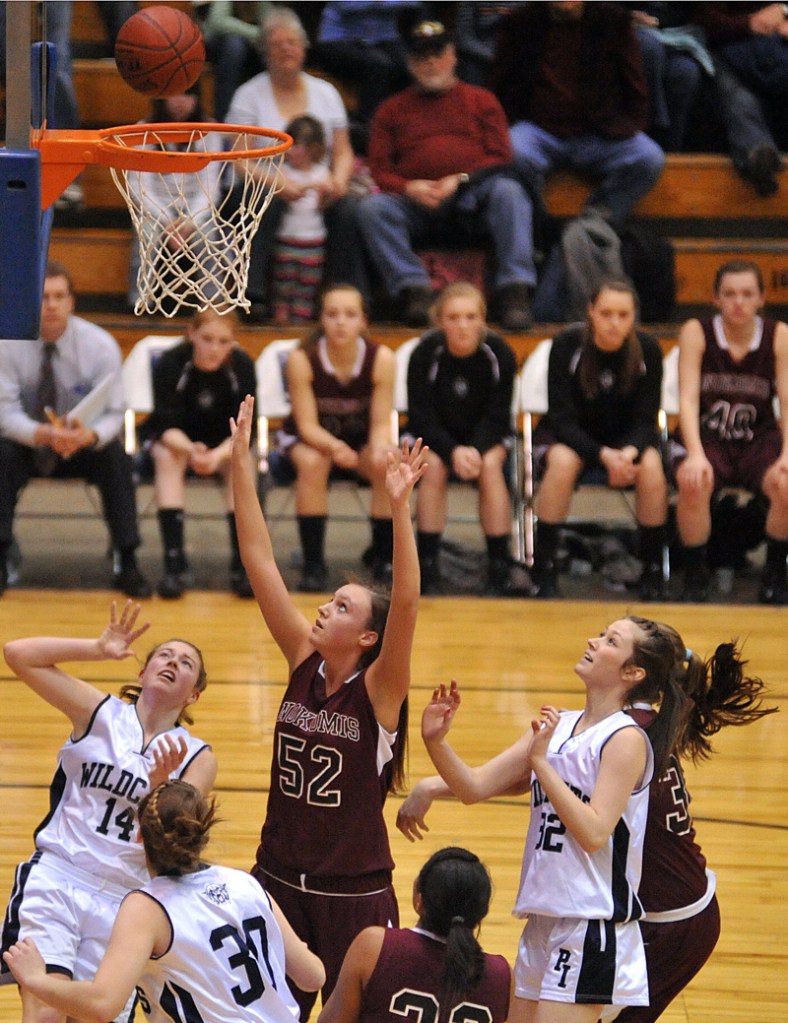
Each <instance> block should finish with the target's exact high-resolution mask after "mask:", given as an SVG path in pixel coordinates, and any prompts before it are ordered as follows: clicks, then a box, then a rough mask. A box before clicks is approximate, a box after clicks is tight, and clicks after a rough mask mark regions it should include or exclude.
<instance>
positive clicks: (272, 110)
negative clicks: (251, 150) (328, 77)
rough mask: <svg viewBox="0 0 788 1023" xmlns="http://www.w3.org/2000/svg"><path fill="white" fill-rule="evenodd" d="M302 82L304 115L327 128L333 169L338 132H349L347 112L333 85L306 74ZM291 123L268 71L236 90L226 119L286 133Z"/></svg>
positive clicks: (228, 121) (326, 162)
mask: <svg viewBox="0 0 788 1023" xmlns="http://www.w3.org/2000/svg"><path fill="white" fill-rule="evenodd" d="M302 78H303V80H304V83H305V85H306V109H305V110H304V111H303V113H305V114H311V116H312V117H314V118H316V120H318V121H320V123H321V124H322V125H323V130H324V131H325V133H326V157H325V160H324V162H325V164H326V165H327V166H330V165H331V154H332V151H333V147H334V132H335V131H337V130H338V129H341V128H347V126H348V121H347V111H346V110H345V105H344V103H343V102H342V97H341V96H340V95H339V93H338V92H337V90H336V89H335V88H334V86H333V85H331V83H330V82H326V81H324V80H323V79H322V78H315V77H314V75H307V74H304V75H302ZM288 120H289V118H288V119H285V118H284V117H283V116H282V114H281V113H280V111H279V108H278V107H277V105H276V99H275V98H274V90H273V88H272V87H271V76H270V75H269V74H268V72H267V71H264V72H262V74H259V75H255V76H254V78H250V79H249V81H248V82H244V84H243V85H241V86H240V87H239V88H238V89H236V91H235V93H234V94H233V98H232V101H231V103H230V109H229V110H228V111H227V117H226V118H225V121H226V123H227V124H253V125H256V126H257V127H259V128H275V129H276V130H277V131H284V130H285V128H286V127H287V123H288Z"/></svg>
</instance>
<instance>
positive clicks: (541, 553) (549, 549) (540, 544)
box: [534, 521, 561, 565]
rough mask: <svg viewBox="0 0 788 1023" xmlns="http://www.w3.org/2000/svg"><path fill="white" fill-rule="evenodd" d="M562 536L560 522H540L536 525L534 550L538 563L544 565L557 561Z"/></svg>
mask: <svg viewBox="0 0 788 1023" xmlns="http://www.w3.org/2000/svg"><path fill="white" fill-rule="evenodd" d="M560 536H561V523H560V522H542V521H540V522H539V524H538V526H537V527H536V550H535V552H534V554H535V558H536V561H537V563H538V564H540V565H544V564H547V563H548V562H551V561H555V556H556V553H557V552H558V541H559V539H560Z"/></svg>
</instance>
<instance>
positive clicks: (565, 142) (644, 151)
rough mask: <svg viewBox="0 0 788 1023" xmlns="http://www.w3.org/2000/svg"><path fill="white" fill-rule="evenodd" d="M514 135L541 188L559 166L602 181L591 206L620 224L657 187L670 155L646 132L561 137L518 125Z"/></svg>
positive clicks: (519, 161) (518, 154)
mask: <svg viewBox="0 0 788 1023" xmlns="http://www.w3.org/2000/svg"><path fill="white" fill-rule="evenodd" d="M511 137H512V147H513V149H514V159H515V164H516V165H517V167H518V169H520V170H521V171H522V172H523V173H524V174H526V175H528V177H529V178H531V179H536V180H537V181H538V182H539V184H540V185H542V184H543V183H544V179H545V178H546V177H547V175H548V174H549V173H550V172H551V171H553V170H557V169H558V168H559V167H570V168H572V169H573V170H577V171H581V172H584V173H587V174H592V175H594V177H597V178H600V179H601V180H600V181H599V184H598V185H597V187H596V188H595V189H594V191H593V192H592V193H591V195H590V196H589V198H588V202H587V204H586V205H588V206H596V207H603V208H604V209H606V210H608V211H609V213H610V216H611V218H612V220H613V222H614V223H616V224H621V223H623V221H624V220H626V218H627V216H628V214H629V213H630V212H631V211H632V209H633V207H634V206H636V205H637V203H638V202H639V201H640V200H641V199H642V198H643V196H644V195H645V194H646V193H647V192H649V191H650V190H651V189H652V188H653V187H654V185H655V184H656V182H657V178H658V177H659V176H660V174H661V173H662V168H663V167H664V165H665V154H664V153H663V152H662V150H661V149H660V147H659V146H658V145H657V143H656V142H654V140H653V139H650V138H649V137H648V135H645V134H644V133H643V132H642V131H639V132H636V133H635V134H634V135H633V136H632V137H631V138H628V139H606V138H603V137H602V136H601V135H592V134H588V135H576V136H573V137H572V138H568V139H560V138H557V137H556V136H555V135H551V134H550V133H549V132H547V131H544V130H543V129H542V128H540V127H538V125H536V124H534V123H533V122H531V121H518V122H517V124H513V125H512V127H511Z"/></svg>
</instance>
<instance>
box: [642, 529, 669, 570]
mask: <svg viewBox="0 0 788 1023" xmlns="http://www.w3.org/2000/svg"><path fill="white" fill-rule="evenodd" d="M666 536H667V530H666V529H665V527H664V526H638V557H639V558H640V560H641V561H642V562H643V564H644V565H659V564H661V563H662V551H663V548H664V546H665V539H666Z"/></svg>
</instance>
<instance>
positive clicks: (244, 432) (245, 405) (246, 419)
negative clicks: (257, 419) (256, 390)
mask: <svg viewBox="0 0 788 1023" xmlns="http://www.w3.org/2000/svg"><path fill="white" fill-rule="evenodd" d="M253 423H254V398H253V397H252V395H251V394H247V395H246V397H245V398H244V400H243V401H242V402H241V406H240V408H239V409H238V417H237V418H236V419H230V433H231V434H232V438H233V454H235V451H236V449H237V448H240V449H241V450H242V451H244V452H246V451H248V450H249V445H250V444H251V442H252V424H253Z"/></svg>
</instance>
